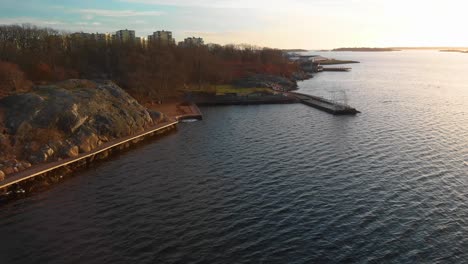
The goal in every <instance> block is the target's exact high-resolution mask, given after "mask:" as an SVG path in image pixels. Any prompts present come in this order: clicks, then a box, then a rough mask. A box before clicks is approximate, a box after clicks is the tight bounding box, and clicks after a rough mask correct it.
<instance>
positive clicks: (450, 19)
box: [0, 0, 468, 49]
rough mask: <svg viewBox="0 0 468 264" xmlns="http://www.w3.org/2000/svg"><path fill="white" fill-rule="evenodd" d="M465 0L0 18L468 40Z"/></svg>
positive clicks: (305, 39)
mask: <svg viewBox="0 0 468 264" xmlns="http://www.w3.org/2000/svg"><path fill="white" fill-rule="evenodd" d="M465 2H466V1H464V0H444V1H439V0H425V1H422V0H391V1H390V0H385V1H384V0H289V1H284V0H269V1H266V0H199V1H197V0H61V1H56V0H55V1H54V0H20V1H19V0H0V24H23V23H31V24H34V25H37V26H43V27H51V28H55V29H59V30H66V31H70V32H75V31H83V32H101V33H106V32H115V31H116V30H119V29H132V30H135V31H136V35H137V36H141V37H145V36H147V35H148V34H151V33H152V32H154V31H156V30H169V31H172V32H173V36H174V37H175V38H176V40H177V41H180V40H183V38H186V37H191V36H195V37H203V38H204V39H205V43H218V44H243V43H247V44H252V45H258V46H262V47H272V48H304V49H331V48H339V47H414V46H454V47H457V46H458V47H466V46H468V34H467V33H466V26H467V25H468V15H467V14H468V13H466V10H468V2H467V3H465Z"/></svg>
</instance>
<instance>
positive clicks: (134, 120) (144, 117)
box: [0, 80, 165, 179]
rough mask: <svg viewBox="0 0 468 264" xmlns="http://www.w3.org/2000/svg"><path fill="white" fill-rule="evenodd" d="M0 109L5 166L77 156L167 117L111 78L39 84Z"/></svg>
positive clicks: (0, 140)
mask: <svg viewBox="0 0 468 264" xmlns="http://www.w3.org/2000/svg"><path fill="white" fill-rule="evenodd" d="M0 108H1V109H0V113H2V116H0V129H2V130H3V131H0V132H1V136H0V144H1V145H2V146H0V148H1V149H0V167H3V168H5V167H6V166H7V165H6V164H7V163H11V162H7V161H6V160H7V159H8V160H11V159H12V158H13V159H14V160H16V161H17V164H15V165H14V166H13V167H14V168H17V167H19V166H20V165H21V166H22V167H27V166H28V164H29V163H32V164H36V163H41V162H46V161H51V160H57V159H62V158H67V157H74V156H77V155H79V153H84V152H88V151H91V150H93V149H94V148H96V147H98V146H100V145H101V144H103V143H105V142H107V141H109V140H112V139H115V138H120V137H125V136H128V135H131V134H135V133H138V132H141V131H144V130H145V129H146V128H148V127H150V126H152V125H155V124H157V123H158V122H162V121H163V120H164V119H165V117H164V115H162V114H161V113H159V112H150V111H149V110H147V109H146V108H145V107H144V106H142V105H140V104H139V103H138V102H137V101H136V100H135V99H134V98H132V97H131V96H130V95H129V94H127V93H126V92H125V91H124V90H122V89H121V88H120V87H118V86H117V85H116V84H114V83H113V82H110V81H87V80H68V81H65V82H61V83H57V84H54V85H45V86H36V87H34V88H33V89H32V91H31V92H28V93H22V94H16V95H11V96H8V97H5V98H3V99H1V100H0ZM18 160H19V161H18ZM13 163H14V162H13ZM8 166H9V165H8ZM0 170H2V169H1V168H0ZM5 170H8V171H11V170H10V169H4V170H2V171H3V172H4V173H5ZM13 170H14V169H13ZM5 174H6V173H5ZM1 176H2V175H1V173H0V179H1V178H2V177H1Z"/></svg>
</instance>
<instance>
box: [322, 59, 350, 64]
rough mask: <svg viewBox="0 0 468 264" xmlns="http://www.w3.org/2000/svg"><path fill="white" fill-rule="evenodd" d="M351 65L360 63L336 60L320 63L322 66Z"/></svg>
mask: <svg viewBox="0 0 468 264" xmlns="http://www.w3.org/2000/svg"><path fill="white" fill-rule="evenodd" d="M350 63H359V62H358V61H352V60H335V59H329V60H324V61H320V64H321V65H337V64H350Z"/></svg>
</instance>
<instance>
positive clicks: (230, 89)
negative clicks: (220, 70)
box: [192, 84, 273, 95]
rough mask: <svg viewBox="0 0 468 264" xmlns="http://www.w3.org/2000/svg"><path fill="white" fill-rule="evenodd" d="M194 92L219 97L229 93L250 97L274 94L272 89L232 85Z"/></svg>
mask: <svg viewBox="0 0 468 264" xmlns="http://www.w3.org/2000/svg"><path fill="white" fill-rule="evenodd" d="M192 91H193V92H215V93H216V94H217V95H223V94H228V93H236V94H238V95H248V94H251V93H256V92H268V93H271V92H273V90H272V89H270V88H260V87H253V88H244V87H237V86H234V85H230V84H224V85H211V86H209V87H204V88H203V89H201V90H198V89H197V90H192Z"/></svg>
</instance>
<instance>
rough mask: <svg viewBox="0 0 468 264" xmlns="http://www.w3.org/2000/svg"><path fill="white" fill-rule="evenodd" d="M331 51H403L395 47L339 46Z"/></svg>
mask: <svg viewBox="0 0 468 264" xmlns="http://www.w3.org/2000/svg"><path fill="white" fill-rule="evenodd" d="M331 51H352V52H390V51H401V50H398V49H393V48H338V49H333V50H331Z"/></svg>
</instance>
